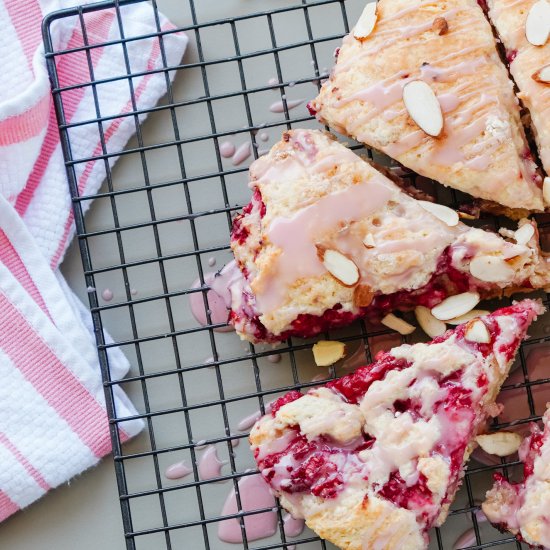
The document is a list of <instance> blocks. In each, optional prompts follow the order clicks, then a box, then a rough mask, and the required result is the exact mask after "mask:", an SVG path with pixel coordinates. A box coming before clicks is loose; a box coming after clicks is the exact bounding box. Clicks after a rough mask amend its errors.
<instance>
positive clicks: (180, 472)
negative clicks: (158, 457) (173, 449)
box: [164, 460, 193, 479]
mask: <svg viewBox="0 0 550 550" xmlns="http://www.w3.org/2000/svg"><path fill="white" fill-rule="evenodd" d="M192 472H193V469H192V468H190V467H189V466H187V464H186V463H185V461H183V460H182V461H181V462H176V463H175V464H172V465H170V466H168V468H166V471H165V472H164V476H165V477H167V478H168V479H181V478H182V477H185V476H188V475H189V474H190V473H192Z"/></svg>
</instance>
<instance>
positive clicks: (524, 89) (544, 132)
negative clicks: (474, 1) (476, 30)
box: [487, 0, 550, 174]
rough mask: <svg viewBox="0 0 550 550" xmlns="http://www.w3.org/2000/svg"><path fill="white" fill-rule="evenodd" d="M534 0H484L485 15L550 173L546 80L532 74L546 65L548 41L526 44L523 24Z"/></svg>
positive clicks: (549, 56) (549, 108)
mask: <svg viewBox="0 0 550 550" xmlns="http://www.w3.org/2000/svg"><path fill="white" fill-rule="evenodd" d="M536 2H537V0H523V1H521V2H517V1H516V0H488V1H487V4H488V7H489V16H490V18H491V21H492V23H493V25H494V27H495V29H496V30H497V32H498V35H499V37H500V39H501V40H502V43H503V45H504V47H505V48H506V52H507V58H508V61H509V63H510V72H511V74H512V77H513V78H514V80H515V82H516V84H517V85H518V88H519V90H520V93H519V98H520V99H521V101H522V103H523V105H525V107H526V108H527V109H528V110H529V113H530V115H531V127H532V129H533V134H534V136H535V139H536V141H537V145H538V148H539V156H540V159H541V161H542V164H543V166H544V170H545V171H546V173H547V174H550V83H542V82H540V81H537V79H536V73H537V72H538V71H539V70H540V69H542V68H543V67H545V66H547V65H549V64H550V41H548V42H547V43H546V44H545V45H544V46H534V45H532V44H530V43H529V41H528V40H527V38H526V33H525V23H526V21H527V16H528V14H529V10H530V9H531V8H532V7H533V6H534V4H535V3H536Z"/></svg>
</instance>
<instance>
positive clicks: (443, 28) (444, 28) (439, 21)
mask: <svg viewBox="0 0 550 550" xmlns="http://www.w3.org/2000/svg"><path fill="white" fill-rule="evenodd" d="M432 30H433V31H434V32H436V33H437V34H439V36H442V35H444V34H447V33H448V32H449V23H447V20H446V19H445V18H444V17H436V18H435V19H434V22H433V24H432Z"/></svg>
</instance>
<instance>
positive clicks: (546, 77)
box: [531, 65, 550, 84]
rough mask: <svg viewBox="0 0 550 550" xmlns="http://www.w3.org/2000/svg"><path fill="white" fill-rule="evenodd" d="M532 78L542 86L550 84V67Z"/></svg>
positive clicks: (539, 71)
mask: <svg viewBox="0 0 550 550" xmlns="http://www.w3.org/2000/svg"><path fill="white" fill-rule="evenodd" d="M531 78H532V79H533V80H536V81H537V82H540V83H541V84H550V65H546V66H545V67H543V68H542V69H539V70H538V71H537V72H536V73H534V74H533V76H532V77H531Z"/></svg>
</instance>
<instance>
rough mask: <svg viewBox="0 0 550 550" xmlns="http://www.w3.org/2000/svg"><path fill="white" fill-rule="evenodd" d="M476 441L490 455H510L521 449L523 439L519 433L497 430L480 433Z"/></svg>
mask: <svg viewBox="0 0 550 550" xmlns="http://www.w3.org/2000/svg"><path fill="white" fill-rule="evenodd" d="M476 441H477V443H478V445H479V446H480V447H481V448H482V449H483V450H484V451H485V452H486V453H489V454H490V455H496V456H509V455H511V454H514V453H515V452H516V451H517V450H518V449H519V447H520V445H521V442H522V439H521V436H520V435H519V434H516V433H514V432H496V433H494V434H484V435H478V436H477V437H476Z"/></svg>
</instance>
